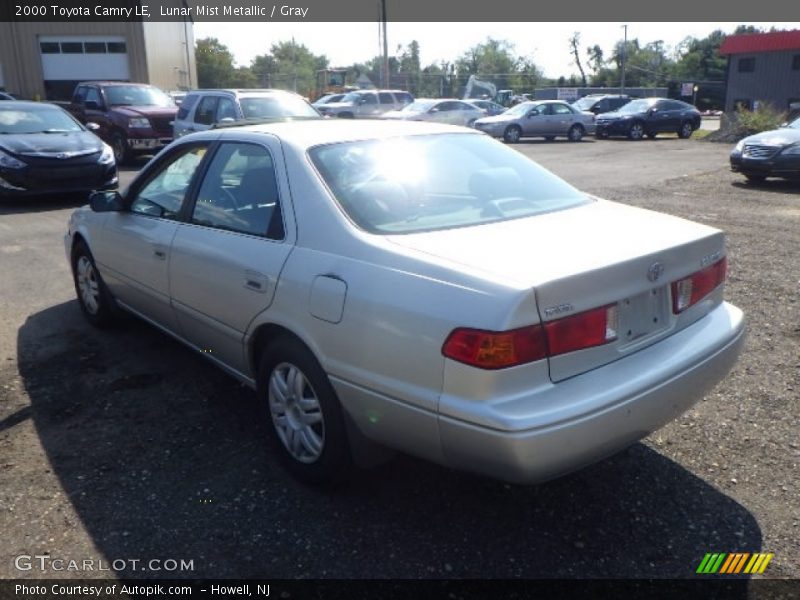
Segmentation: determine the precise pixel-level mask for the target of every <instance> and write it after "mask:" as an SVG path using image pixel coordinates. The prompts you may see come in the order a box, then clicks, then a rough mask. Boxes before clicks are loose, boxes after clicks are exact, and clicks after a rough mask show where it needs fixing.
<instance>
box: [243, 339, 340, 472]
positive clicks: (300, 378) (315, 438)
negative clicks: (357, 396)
mask: <svg viewBox="0 0 800 600" xmlns="http://www.w3.org/2000/svg"><path fill="white" fill-rule="evenodd" d="M257 390H258V397H259V402H261V403H262V404H263V406H264V413H265V416H266V420H267V421H268V423H269V426H270V427H271V433H272V435H271V436H270V438H271V441H272V445H273V446H274V448H275V449H276V450H277V452H278V455H279V457H280V459H281V462H282V463H283V464H284V466H285V467H286V468H287V470H288V471H289V472H290V473H291V474H292V475H293V476H294V477H296V478H297V479H299V480H300V481H303V482H306V483H313V484H331V483H336V482H339V481H343V480H345V479H347V478H349V476H351V475H352V473H353V470H354V466H353V465H354V463H353V458H352V456H351V452H350V443H349V440H348V437H347V428H346V424H345V419H344V413H343V411H342V407H341V404H340V403H339V399H338V398H337V396H336V392H335V390H334V389H333V386H332V385H331V382H330V380H329V379H328V376H327V375H326V374H325V371H324V370H323V369H322V366H321V365H320V364H319V362H317V359H316V358H315V357H314V355H313V354H312V353H311V351H310V350H309V349H308V348H307V347H306V346H305V345H304V344H303V343H302V342H301V341H300V340H298V339H297V338H294V337H291V336H282V337H280V338H278V339H276V340H275V341H273V342H272V343H271V344H270V345H269V346H267V348H266V349H265V350H264V353H263V355H262V357H261V360H260V364H259V368H258V379H257Z"/></svg>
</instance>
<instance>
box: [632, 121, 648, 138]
mask: <svg viewBox="0 0 800 600" xmlns="http://www.w3.org/2000/svg"><path fill="white" fill-rule="evenodd" d="M644 136H645V131H644V124H642V123H641V122H640V121H635V122H634V123H631V127H630V129H628V139H629V140H634V141H637V142H638V141H639V140H641V139H642V138H643V137H644Z"/></svg>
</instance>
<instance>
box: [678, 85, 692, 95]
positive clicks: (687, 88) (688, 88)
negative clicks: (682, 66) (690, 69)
mask: <svg viewBox="0 0 800 600" xmlns="http://www.w3.org/2000/svg"><path fill="white" fill-rule="evenodd" d="M693 93H694V84H693V83H682V84H681V96H691V95H692V94H693Z"/></svg>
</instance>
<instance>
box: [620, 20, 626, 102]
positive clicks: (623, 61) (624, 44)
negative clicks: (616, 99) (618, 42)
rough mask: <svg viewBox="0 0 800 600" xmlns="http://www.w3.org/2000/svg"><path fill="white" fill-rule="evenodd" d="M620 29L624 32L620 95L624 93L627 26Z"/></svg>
mask: <svg viewBox="0 0 800 600" xmlns="http://www.w3.org/2000/svg"><path fill="white" fill-rule="evenodd" d="M622 28H623V29H624V30H625V41H624V42H622V82H621V85H620V92H619V93H620V94H624V93H625V63H626V62H627V59H628V25H627V24H626V25H623V26H622Z"/></svg>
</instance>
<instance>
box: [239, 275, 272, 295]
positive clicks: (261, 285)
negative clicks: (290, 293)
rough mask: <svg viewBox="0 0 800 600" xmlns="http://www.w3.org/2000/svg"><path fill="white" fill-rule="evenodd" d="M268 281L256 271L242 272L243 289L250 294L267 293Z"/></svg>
mask: <svg viewBox="0 0 800 600" xmlns="http://www.w3.org/2000/svg"><path fill="white" fill-rule="evenodd" d="M268 281H269V279H268V278H267V276H266V275H264V274H263V273H259V272H257V271H245V272H244V287H245V288H246V289H248V290H250V291H251V292H258V293H259V294H265V293H266V292H267V283H268Z"/></svg>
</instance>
